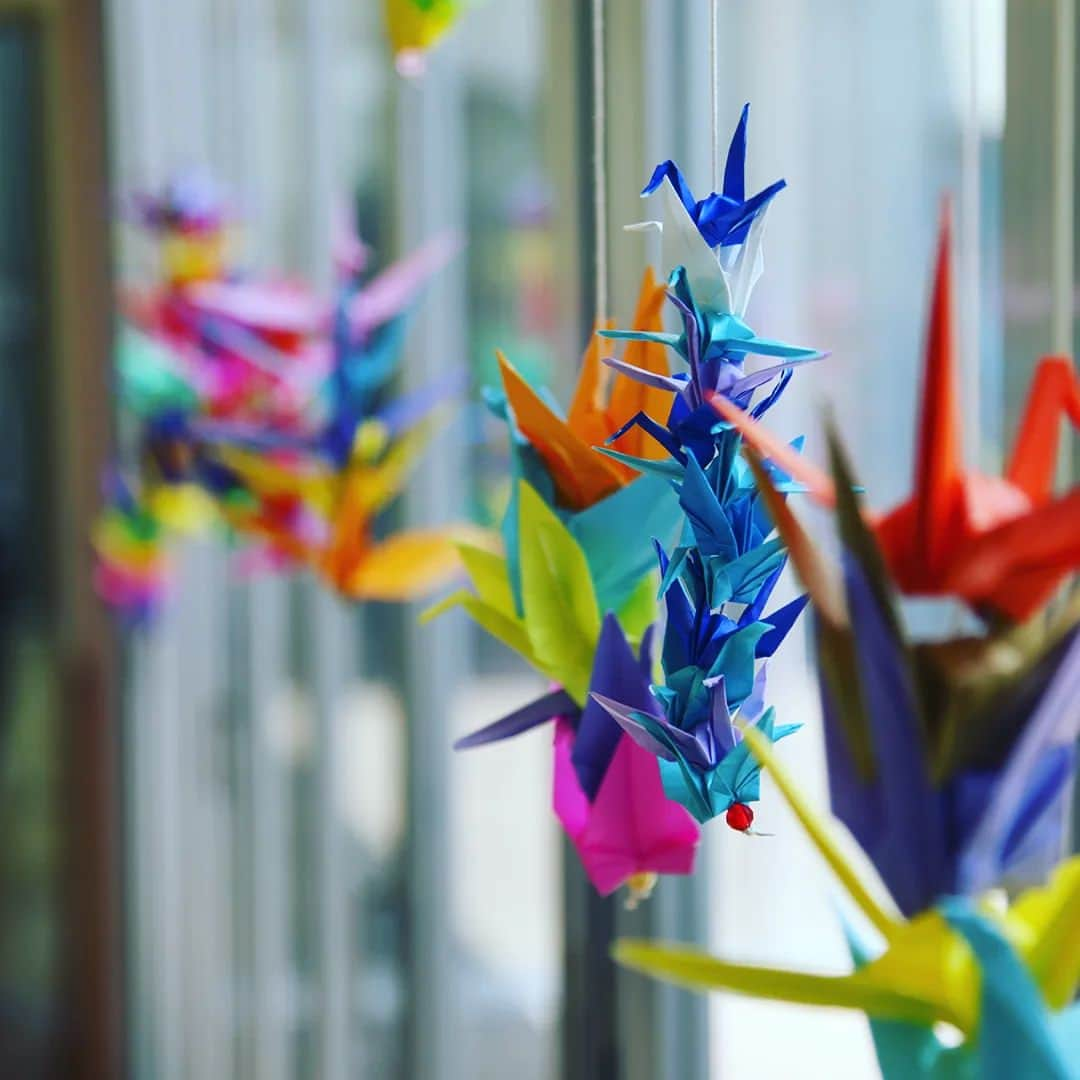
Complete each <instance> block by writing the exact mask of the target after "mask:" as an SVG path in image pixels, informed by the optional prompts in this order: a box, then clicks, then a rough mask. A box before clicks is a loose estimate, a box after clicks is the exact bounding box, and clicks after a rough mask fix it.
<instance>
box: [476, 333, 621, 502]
mask: <svg viewBox="0 0 1080 1080" xmlns="http://www.w3.org/2000/svg"><path fill="white" fill-rule="evenodd" d="M496 355H497V357H498V360H499V370H500V371H501V373H502V380H503V387H504V389H505V390H506V398H507V401H508V402H509V403H510V408H511V409H512V410H513V412H514V419H515V421H516V422H517V426H518V427H519V428H520V429H521V432H522V434H523V435H524V436H525V437H526V438H527V439H528V440H529V442H531V443H532V444H533V446H534V447H535V448H536V451H537V453H538V454H539V455H540V456H541V457H542V458H543V459H544V463H545V464H546V465H547V467H548V469H549V471H550V472H551V477H552V479H553V480H554V482H555V488H556V492H557V494H558V498H559V502H560V503H561V504H562V505H563V506H565V507H567V508H568V509H570V510H584V509H585V508H586V507H589V506H592V505H593V504H594V503H597V502H599V501H600V500H601V499H603V498H604V497H605V496H607V495H610V494H612V492H614V491H617V490H618V489H619V488H620V487H622V485H623V484H624V483H625V480H624V479H623V477H622V475H621V474H620V473H619V471H618V470H617V469H616V468H615V467H614V462H612V461H610V460H609V459H607V458H605V457H604V456H603V455H601V454H598V453H597V452H596V451H595V450H593V449H592V447H591V446H590V445H589V444H588V443H587V442H585V441H584V440H582V439H581V438H580V437H579V436H578V435H577V434H575V432H574V431H573V430H572V429H571V428H570V426H569V424H567V423H566V422H565V421H563V420H561V419H560V418H559V417H558V416H556V415H555V413H553V412H552V411H551V410H550V409H549V408H548V407H547V405H545V404H544V402H543V401H542V400H541V399H540V398H539V396H538V395H537V394H536V392H535V391H534V390H533V389H532V387H530V386H529V384H528V383H527V382H525V380H524V379H523V378H522V377H521V376H520V375H519V374H518V373H517V371H515V370H514V368H513V366H512V365H511V364H510V361H509V360H507V359H506V357H505V356H504V355H503V354H502V353H501V352H499V353H496Z"/></svg>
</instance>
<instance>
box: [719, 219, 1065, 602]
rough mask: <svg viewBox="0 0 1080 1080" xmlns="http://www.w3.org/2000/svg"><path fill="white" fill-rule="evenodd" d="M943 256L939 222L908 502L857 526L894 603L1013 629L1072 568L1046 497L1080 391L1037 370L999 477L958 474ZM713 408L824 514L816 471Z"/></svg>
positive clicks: (824, 483)
mask: <svg viewBox="0 0 1080 1080" xmlns="http://www.w3.org/2000/svg"><path fill="white" fill-rule="evenodd" d="M950 249H951V237H950V227H949V217H948V213H947V212H946V213H945V214H943V215H942V222H941V228H940V231H939V235H938V250H937V263H936V267H935V274H934V292H933V297H932V300H931V307H930V324H929V328H928V331H927V338H926V356H925V364H924V370H923V389H922V410H921V415H920V418H919V431H918V455H917V458H916V463H915V489H914V492H913V494H912V496H911V498H910V499H908V501H907V502H905V503H902V504H901V505H900V506H898V507H896V508H895V509H894V510H892V511H890V512H889V513H887V514H885V515H883V516H877V515H873V514H870V513H868V514H867V519H868V522H869V523H870V525H871V526H872V527H873V529H874V531H875V533H876V534H877V538H878V543H879V544H880V545H881V550H882V554H883V555H884V557H885V561H886V563H887V564H888V566H889V569H890V571H891V572H892V575H893V577H894V578H895V580H896V583H897V585H898V586H899V587H900V589H901V591H902V592H904V593H907V594H910V595H923V596H927V595H928V596H940V595H950V596H959V597H961V598H962V599H964V600H965V601H967V602H968V603H969V604H971V606H972V607H974V608H977V609H989V610H992V611H994V612H996V613H998V614H1000V615H1004V616H1006V617H1008V618H1010V619H1013V620H1015V621H1017V622H1019V621H1023V620H1024V619H1027V618H1029V617H1030V616H1031V615H1033V614H1034V613H1035V612H1036V611H1038V609H1039V608H1040V607H1042V606H1043V604H1045V603H1046V601H1047V600H1048V599H1049V598H1050V597H1051V595H1052V594H1053V592H1054V590H1055V589H1056V588H1057V587H1058V585H1059V584H1060V583H1061V581H1062V579H1063V578H1064V577H1065V576H1066V575H1067V574H1069V573H1071V572H1072V571H1074V570H1076V569H1078V568H1080V488H1073V490H1072V491H1070V492H1069V493H1068V494H1067V495H1065V496H1063V497H1061V498H1055V497H1054V496H1053V494H1052V491H1051V487H1052V483H1053V476H1054V470H1055V467H1056V465H1057V447H1058V437H1059V430H1060V426H1061V420H1062V417H1063V415H1067V416H1068V417H1069V418H1070V419H1071V420H1072V422H1073V424H1075V425H1078V426H1080V380H1078V379H1077V376H1076V372H1075V371H1074V370H1073V366H1072V363H1071V361H1070V360H1068V359H1067V358H1066V357H1062V356H1049V357H1045V358H1044V359H1043V360H1041V361H1040V362H1039V365H1038V368H1037V369H1036V371H1035V378H1034V381H1033V383H1032V387H1031V392H1030V395H1029V397H1028V402H1027V406H1026V408H1025V411H1024V416H1023V419H1022V420H1021V423H1020V431H1019V434H1018V436H1017V440H1016V446H1015V447H1014V449H1013V455H1012V460H1011V461H1010V463H1009V466H1008V469H1007V470H1006V474H1005V476H1004V477H1003V478H1002V477H992V476H984V475H983V474H981V473H977V472H970V471H967V470H965V468H964V463H963V459H962V449H961V448H962V445H963V437H962V424H961V412H960V401H959V396H958V392H957V379H956V366H957V365H956V353H955V344H954V335H953V297H952V267H951V258H950V254H951V251H950ZM712 404H713V405H714V407H715V408H716V410H717V411H718V412H719V413H720V415H721V416H722V417H723V418H724V419H725V420H727V421H728V422H730V423H731V424H732V425H734V426H735V427H736V428H738V429H739V431H740V432H741V433H742V435H743V436H744V437H745V438H746V440H747V442H749V443H750V444H751V445H752V446H754V447H755V448H756V449H757V450H758V451H759V452H760V453H762V454H764V455H766V456H768V457H769V458H771V459H772V460H773V461H775V462H776V464H777V465H778V466H779V467H780V468H782V469H784V470H785V471H786V472H788V473H789V474H790V475H792V476H793V477H795V478H796V479H798V480H800V481H801V482H802V483H804V484H806V485H807V486H808V487H809V489H810V491H811V494H812V495H813V496H814V497H815V498H816V499H817V501H819V502H821V503H823V504H825V505H829V506H831V505H832V504H833V502H834V491H833V486H832V481H831V480H830V479H829V477H828V476H826V475H825V474H824V473H823V472H822V471H821V470H820V469H817V468H815V467H814V466H813V465H811V464H810V463H808V462H806V461H805V460H804V459H803V458H801V457H800V456H799V455H798V454H797V453H795V451H793V450H792V449H791V448H790V447H788V446H787V445H785V444H783V443H781V442H780V441H779V440H777V439H776V438H775V437H773V436H772V435H770V434H769V433H768V432H766V431H765V430H764V429H763V428H761V427H759V426H758V425H757V424H755V423H754V421H753V420H751V419H750V417H749V416H748V415H747V414H746V413H744V412H743V411H742V410H741V409H739V408H737V407H736V406H734V405H732V404H731V402H730V401H727V400H726V399H725V398H723V397H721V396H719V395H715V396H714V397H713V398H712Z"/></svg>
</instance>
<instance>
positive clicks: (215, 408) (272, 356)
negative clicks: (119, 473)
mask: <svg viewBox="0 0 1080 1080" xmlns="http://www.w3.org/2000/svg"><path fill="white" fill-rule="evenodd" d="M135 207H136V218H137V220H138V221H140V222H141V223H142V224H143V225H145V226H146V227H148V228H150V229H151V230H152V231H153V232H154V233H155V234H156V235H158V237H159V238H160V241H161V251H162V264H163V281H162V283H161V285H159V286H156V287H153V288H150V289H143V290H140V291H133V290H129V291H127V292H126V293H125V294H124V299H123V308H124V311H125V313H126V314H127V315H128V317H129V319H130V320H131V323H132V326H131V327H129V328H128V329H126V330H125V332H124V335H123V337H122V342H123V349H122V352H121V354H120V360H119V388H120V398H121V402H122V403H123V405H124V406H125V407H126V409H128V410H130V413H131V419H133V420H134V421H135V423H136V425H137V429H136V436H137V446H136V448H135V449H136V454H137V458H138V464H139V469H140V476H139V479H138V482H137V483H132V482H124V481H122V480H121V479H114V480H113V481H111V482H110V485H109V487H108V489H107V492H106V502H107V509H106V511H105V515H104V517H103V520H102V524H101V526H100V527H99V528H98V530H97V532H96V534H95V548H96V550H97V553H98V557H99V572H98V580H99V584H100V586H101V592H102V595H103V596H104V597H105V598H106V599H107V600H108V601H109V602H110V603H111V604H113V606H115V607H118V608H119V609H121V610H122V611H124V612H125V613H126V616H127V618H128V621H133V622H138V621H145V620H146V619H148V618H149V617H151V616H152V614H153V612H154V611H155V610H156V608H157V606H158V601H159V600H160V598H161V595H162V594H163V592H164V590H165V588H166V584H167V568H168V560H167V558H166V556H165V548H166V547H167V544H168V538H169V537H170V536H171V535H174V534H175V533H176V532H177V531H178V530H179V529H180V528H181V527H183V528H198V527H206V526H208V525H212V524H214V523H216V522H223V523H225V524H227V525H228V526H229V527H230V528H231V529H232V530H233V531H234V533H235V534H237V535H239V536H241V537H243V538H244V539H245V541H246V542H247V544H248V548H247V550H246V551H245V555H244V560H243V564H244V565H245V566H247V567H256V566H257V567H260V568H263V567H273V568H277V567H283V566H307V567H310V568H311V569H312V570H314V571H315V572H316V573H318V574H320V575H321V576H322V577H323V578H324V580H325V581H326V583H327V584H328V585H329V586H330V587H332V588H334V589H335V590H336V591H338V592H339V593H341V594H342V595H344V596H346V597H348V598H351V599H378V600H402V599H409V598H411V597H413V596H420V595H424V594H426V593H428V592H430V591H431V590H432V589H434V588H437V587H438V586H439V585H441V584H443V583H444V582H445V581H447V580H448V579H449V578H450V577H451V576H452V575H453V574H454V573H455V572H456V570H457V568H458V563H457V557H456V554H455V552H454V548H453V545H452V543H451V538H452V537H453V536H460V535H462V532H461V530H460V529H451V530H446V529H442V530H422V531H414V532H408V533H399V534H396V535H392V536H390V537H388V538H386V539H378V538H377V537H376V534H375V532H374V528H373V525H374V521H375V517H376V515H377V514H378V512H379V511H380V510H382V509H383V508H384V507H385V506H386V505H387V504H388V503H389V502H390V501H391V500H392V499H393V498H394V497H395V496H396V494H397V493H398V492H399V491H400V490H401V487H402V485H403V484H404V483H405V481H406V479H407V477H408V475H409V472H410V470H411V469H412V468H413V467H414V466H415V463H416V462H417V460H418V458H419V454H420V452H421V451H422V449H423V448H424V445H425V444H426V441H427V439H428V437H429V435H430V433H431V431H432V430H433V426H432V420H431V417H432V415H433V411H434V410H436V409H437V408H438V407H439V406H440V404H441V403H442V402H443V401H444V400H445V399H446V397H447V395H448V393H449V392H450V391H452V389H453V388H454V381H453V380H450V379H447V380H444V381H443V382H442V383H441V384H439V385H436V386H432V387H427V388H424V389H422V390H420V391H418V392H416V393H414V394H412V395H408V396H406V397H403V398H399V399H397V400H394V401H392V402H391V403H390V404H389V405H381V404H380V394H381V393H382V392H383V390H384V387H385V385H386V384H387V382H388V381H389V379H390V378H391V377H392V376H393V375H394V373H395V371H396V370H397V366H398V362H399V358H400V354H401V346H402V343H403V330H404V325H405V318H406V316H407V312H408V310H409V308H410V306H411V305H412V303H413V301H414V298H415V296H416V295H417V293H418V291H419V289H420V287H421V286H422V284H423V283H424V282H425V281H426V280H427V279H428V278H429V277H430V276H431V275H432V274H433V273H435V272H436V271H437V270H438V269H440V268H441V267H442V266H443V265H445V263H446V262H447V261H448V259H449V258H450V257H451V256H452V255H453V253H454V251H455V250H456V247H457V244H456V242H455V241H453V240H452V239H451V238H446V237H441V238H438V239H437V240H435V241H434V242H432V243H430V244H428V245H427V246H426V247H424V248H422V249H420V250H419V251H418V252H416V253H414V254H413V255H411V256H409V257H407V258H406V259H404V260H402V261H401V262H400V263H398V264H396V265H394V266H392V267H390V268H389V269H388V270H386V271H384V272H383V273H382V274H380V275H378V276H377V277H375V278H373V279H372V280H370V281H367V282H364V283H363V284H362V283H361V274H362V272H363V269H364V267H365V265H366V258H367V255H366V250H365V249H364V248H363V245H362V244H360V242H359V241H358V240H357V239H356V237H355V235H354V234H353V233H352V232H351V231H350V230H349V229H348V227H347V223H346V226H344V227H343V230H342V234H341V235H340V236H339V237H338V239H337V241H336V243H335V251H334V258H335V262H336V265H337V268H338V273H339V283H338V291H337V296H336V297H335V299H334V301H333V302H332V303H330V302H328V301H326V300H324V299H323V298H322V297H320V296H319V294H318V293H316V292H314V291H312V290H309V289H307V288H306V287H305V286H303V285H301V284H298V283H295V282H288V283H282V282H279V281H276V280H273V279H262V278H255V277H252V276H244V275H241V274H238V273H236V272H235V271H231V270H229V269H228V268H227V262H226V243H225V236H224V229H225V227H226V224H227V220H228V214H227V211H226V209H225V207H224V205H223V203H222V201H221V199H220V196H219V195H218V194H217V193H216V191H215V190H214V189H213V188H212V186H208V185H207V184H206V183H205V182H202V181H198V180H196V179H190V178H187V179H185V178H180V179H178V180H177V181H175V182H174V183H173V184H171V185H170V186H169V187H168V188H167V189H166V191H165V192H164V194H163V195H162V196H160V197H149V196H140V197H137V198H136V200H135ZM170 507H171V509H170ZM178 508H180V509H182V510H183V515H182V516H183V520H182V521H181V520H179V516H178V514H177V509H178ZM151 538H152V540H151Z"/></svg>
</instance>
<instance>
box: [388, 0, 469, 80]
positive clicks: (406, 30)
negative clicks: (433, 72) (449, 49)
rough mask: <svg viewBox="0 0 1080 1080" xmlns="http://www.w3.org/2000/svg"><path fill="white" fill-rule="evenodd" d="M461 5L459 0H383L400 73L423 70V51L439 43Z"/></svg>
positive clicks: (455, 17)
mask: <svg viewBox="0 0 1080 1080" xmlns="http://www.w3.org/2000/svg"><path fill="white" fill-rule="evenodd" d="M464 8H465V4H464V3H462V2H461V0H386V5H385V13H386V29H387V32H388V34H389V35H390V45H391V47H392V48H393V50H394V56H395V60H396V64H397V69H398V72H399V73H400V74H401V75H405V76H410V77H411V76H417V75H422V74H423V73H424V70H425V67H426V60H425V54H426V53H427V52H428V51H429V50H430V49H432V48H434V47H435V45H437V44H438V43H439V41H440V40H441V39H442V38H443V36H444V35H445V34H446V33H447V31H448V30H449V29H450V27H451V26H453V24H454V22H455V21H456V20H457V19H458V18H459V17H460V16H461V14H462V12H463V11H464Z"/></svg>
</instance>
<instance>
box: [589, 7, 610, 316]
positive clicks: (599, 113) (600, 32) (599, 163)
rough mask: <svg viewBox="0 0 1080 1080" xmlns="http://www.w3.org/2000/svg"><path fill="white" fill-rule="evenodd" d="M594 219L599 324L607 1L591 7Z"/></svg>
mask: <svg viewBox="0 0 1080 1080" xmlns="http://www.w3.org/2000/svg"><path fill="white" fill-rule="evenodd" d="M592 65H593V66H592V76H593V216H594V219H595V220H594V225H595V230H596V232H595V235H594V238H593V239H594V245H595V247H596V252H595V257H596V321H597V322H598V323H599V322H602V321H603V320H604V319H606V318H607V317H608V265H607V261H608V251H607V110H606V102H605V95H606V90H607V75H606V72H605V69H604V0H593V5H592Z"/></svg>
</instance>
